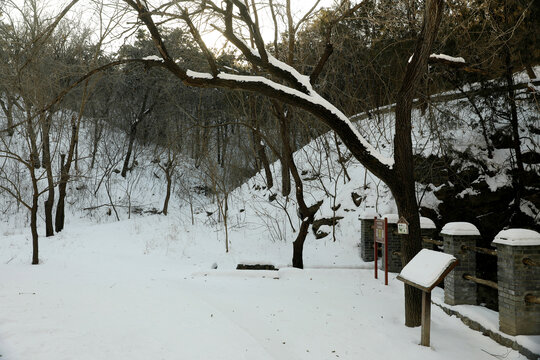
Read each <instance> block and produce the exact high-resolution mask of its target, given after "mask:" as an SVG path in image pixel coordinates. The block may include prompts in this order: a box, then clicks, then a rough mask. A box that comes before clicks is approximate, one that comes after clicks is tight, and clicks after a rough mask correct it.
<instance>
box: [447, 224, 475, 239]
mask: <svg viewBox="0 0 540 360" xmlns="http://www.w3.org/2000/svg"><path fill="white" fill-rule="evenodd" d="M441 235H460V236H466V235H470V236H480V231H478V228H477V227H476V226H474V225H473V224H471V223H468V222H449V223H448V224H446V225H444V226H443V228H442V230H441Z"/></svg>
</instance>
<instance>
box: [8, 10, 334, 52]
mask: <svg viewBox="0 0 540 360" xmlns="http://www.w3.org/2000/svg"><path fill="white" fill-rule="evenodd" d="M2 1H5V0H0V2H2ZM11 1H12V2H13V3H15V4H16V5H17V6H19V7H21V8H22V7H23V4H24V2H25V1H24V0H11ZM37 1H38V3H39V4H40V7H42V8H44V9H45V11H44V13H45V14H48V15H56V14H58V13H59V12H60V11H61V10H62V9H63V8H64V7H65V6H66V5H67V4H69V3H70V2H71V0H37ZM157 1H162V0H157ZM100 2H101V1H99V0H79V2H78V3H77V4H76V5H75V6H74V7H73V8H72V10H71V11H70V13H69V14H68V15H67V16H66V17H67V18H70V19H73V20H75V21H80V22H81V23H82V25H86V26H90V27H92V28H94V29H95V30H96V32H97V33H98V35H99V32H100V26H99V24H100V21H99V18H98V16H97V15H96V13H97V11H96V9H98V8H99V5H97V4H99V3H100ZM104 2H105V3H106V4H108V6H107V7H105V8H104V10H103V12H102V14H103V18H102V19H103V20H104V21H105V22H107V21H108V20H109V18H111V17H113V14H114V15H117V14H115V13H114V12H115V10H113V8H114V4H115V3H120V4H123V2H122V0H104ZM149 2H150V3H152V2H153V0H149ZM257 2H258V3H259V4H260V5H257V8H258V14H259V21H260V26H261V32H262V35H263V38H264V40H265V41H266V42H270V41H272V40H273V37H274V24H273V21H272V19H271V15H270V11H269V8H268V6H267V5H264V4H266V3H267V1H266V0H260V1H257ZM334 2H335V0H321V1H320V2H319V5H318V6H317V8H321V7H329V6H331V5H332V4H333V3H334ZM274 3H275V4H281V3H282V4H283V5H284V4H285V0H274ZM315 3H316V0H291V8H292V12H293V16H294V19H295V23H296V21H298V19H300V18H302V17H303V16H304V14H305V13H306V12H307V11H308V10H309V9H310V8H311V7H313V5H314V4H315ZM12 12H13V11H12ZM7 15H11V16H17V14H13V13H10V14H7ZM156 21H158V20H157V19H156ZM134 22H135V16H134V13H133V12H132V13H131V14H129V15H127V16H124V17H122V18H121V19H120V21H119V23H120V24H122V25H123V27H124V30H125V27H126V26H131V25H133V23H134ZM284 30H285V25H284V24H283V23H281V24H279V31H280V32H283V31H284ZM115 33H116V35H117V36H118V37H119V38H117V39H112V38H111V42H110V43H109V44H108V45H106V46H107V47H108V48H109V49H108V50H109V51H114V48H117V47H118V46H120V45H122V43H124V42H126V41H129V40H127V39H126V36H127V35H130V34H132V32H127V33H124V32H123V31H122V30H117V31H115ZM119 34H122V35H119ZM203 39H204V40H205V42H206V43H207V46H208V47H210V48H215V49H219V48H221V47H223V44H224V40H223V39H221V38H220V34H219V33H217V32H216V31H213V32H210V33H209V32H208V31H206V32H205V34H204V36H203Z"/></svg>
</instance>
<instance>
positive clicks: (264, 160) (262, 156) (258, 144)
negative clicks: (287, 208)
mask: <svg viewBox="0 0 540 360" xmlns="http://www.w3.org/2000/svg"><path fill="white" fill-rule="evenodd" d="M249 100H250V101H249V110H250V118H251V122H252V124H253V127H254V128H255V130H253V131H252V135H253V143H254V145H255V153H256V157H257V159H258V160H259V161H260V163H261V164H262V166H263V168H264V174H265V176H266V187H267V188H268V189H271V188H272V187H273V186H274V179H273V176H272V171H271V170H270V162H269V161H268V156H267V155H266V151H265V150H264V144H263V142H262V138H261V135H260V134H259V132H260V131H261V130H260V123H259V118H258V116H257V106H256V105H257V103H256V98H255V95H252V94H250V95H249Z"/></svg>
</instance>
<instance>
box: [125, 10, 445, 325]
mask: <svg viewBox="0 0 540 360" xmlns="http://www.w3.org/2000/svg"><path fill="white" fill-rule="evenodd" d="M124 1H125V3H126V4H128V5H129V6H130V7H131V8H132V9H133V10H134V11H135V12H136V13H137V16H138V18H139V20H140V21H141V22H142V24H144V26H146V28H147V29H148V31H149V32H150V34H151V36H152V39H153V41H154V45H155V47H156V49H157V50H158V51H159V54H160V56H161V60H149V62H152V63H154V65H158V66H162V67H164V68H166V69H167V70H168V71H170V72H171V74H173V75H174V76H176V77H177V78H178V79H179V80H181V81H182V82H183V83H184V84H186V85H188V86H196V87H220V88H227V89H239V90H247V91H253V92H256V93H259V94H261V95H264V96H267V97H269V98H271V99H275V100H278V101H280V102H282V103H285V104H288V105H291V106H294V107H298V108H300V109H303V110H305V111H307V112H309V113H311V114H312V115H314V116H315V117H316V118H318V119H320V120H321V121H322V122H324V123H325V124H326V125H328V126H329V127H330V128H331V129H332V130H334V131H335V132H336V133H337V134H338V136H339V137H340V138H341V140H342V141H343V143H344V144H345V145H346V146H347V148H348V149H349V150H350V152H351V153H352V154H353V156H354V157H355V158H356V159H357V160H358V161H359V162H360V163H362V164H363V165H364V166H365V167H366V168H367V169H368V170H369V171H371V172H372V173H373V174H375V175H376V176H377V177H379V178H380V179H381V180H382V181H384V182H385V183H386V184H387V185H388V187H389V188H390V190H391V191H392V194H393V196H394V198H395V201H396V205H397V208H398V213H399V215H400V216H403V217H404V218H405V219H407V220H408V222H409V224H410V227H409V234H408V235H407V236H404V238H403V241H402V242H401V259H402V263H403V264H406V263H407V262H409V261H410V260H411V259H412V258H413V257H414V255H416V253H417V252H418V251H419V250H420V248H421V234H420V218H419V213H418V204H417V200H416V194H415V188H414V184H415V182H414V175H413V156H412V155H413V154H412V141H411V108H412V101H413V98H414V96H415V93H416V88H417V86H418V83H419V81H420V79H421V76H422V75H423V74H424V72H425V70H426V67H427V61H428V58H429V55H430V51H431V48H432V45H433V43H434V40H435V37H436V34H437V30H438V27H439V24H440V21H441V17H442V12H443V7H444V1H443V0H426V1H425V7H424V18H423V25H422V30H421V32H420V34H419V35H418V39H417V41H416V45H415V48H414V53H413V56H412V57H411V59H410V61H409V62H408V64H407V67H406V71H405V74H404V78H403V82H402V86H401V88H400V91H399V94H398V100H397V106H396V124H395V128H396V131H395V137H394V158H393V159H391V158H387V157H384V156H382V155H381V154H380V153H379V152H378V151H377V150H376V149H375V148H374V147H373V146H372V145H371V144H370V143H369V142H368V141H367V140H366V139H364V138H363V137H362V136H361V135H360V133H359V132H358V130H357V129H356V128H355V127H354V126H353V124H352V123H351V122H350V121H349V118H348V117H347V116H346V115H345V114H344V113H343V112H341V111H340V110H339V109H337V108H336V107H335V106H334V105H332V104H331V103H330V102H328V101H327V100H326V99H324V98H323V97H322V96H321V95H319V94H318V93H317V91H316V90H315V89H314V88H313V86H312V80H313V77H310V76H306V75H303V74H301V73H299V72H298V71H297V70H296V69H295V68H293V67H292V66H290V65H288V64H286V63H284V62H282V61H279V60H277V59H276V58H275V57H274V56H272V55H271V54H270V53H269V51H268V49H267V47H266V45H265V43H264V41H263V38H262V36H261V32H260V29H259V27H258V26H257V25H256V22H255V21H253V19H252V15H251V13H250V11H249V10H248V8H247V7H246V6H245V4H244V2H242V1H240V0H224V1H222V2H220V3H214V2H213V1H204V2H197V3H191V2H172V3H167V4H166V5H163V6H158V5H156V6H152V5H151V4H150V2H149V1H142V0H124ZM157 16H160V17H162V19H160V20H159V22H161V23H163V22H168V21H176V20H181V21H183V22H185V24H186V25H187V27H188V28H189V29H190V32H191V34H192V35H193V37H194V39H195V41H196V42H197V43H198V45H199V47H200V48H201V50H202V52H203V53H204V54H205V56H206V60H207V62H208V68H209V69H210V72H196V71H193V70H190V69H186V68H183V67H182V66H180V65H179V64H178V63H177V62H175V59H174V58H173V57H172V56H171V55H170V54H169V52H168V50H167V49H168V46H167V44H165V42H164V41H163V37H162V35H161V31H160V29H159V27H158V26H157V25H156V22H155V20H154V17H157ZM201 16H206V17H208V20H209V21H211V22H212V24H213V26H214V28H215V29H216V30H218V31H220V32H221V33H222V34H223V35H224V36H225V38H226V39H227V40H228V41H229V42H230V43H231V44H233V45H234V46H235V47H236V48H237V49H238V50H239V51H240V52H241V53H242V54H243V56H244V58H245V60H246V61H248V62H249V63H250V64H251V65H252V66H254V67H256V68H257V69H258V71H259V75H237V74H232V73H230V72H228V71H227V70H226V69H222V68H220V67H219V66H218V63H217V62H216V59H215V56H214V54H213V53H212V52H211V51H210V50H209V49H208V47H207V46H206V44H205V43H204V41H203V39H202V37H201V33H200V30H199V29H198V28H197V27H196V26H195V21H194V20H195V19H196V18H197V19H199V20H200V17H201ZM239 28H242V29H243V30H244V31H247V32H248V33H249V37H250V38H253V39H254V44H255V48H252V47H250V46H249V45H248V44H247V43H246V42H245V41H244V40H243V36H242V34H241V33H240V32H239V30H238V29H239ZM325 60H326V59H324V58H321V62H322V64H323V65H324V62H325ZM317 68H318V67H317ZM420 295H421V294H420V292H419V291H418V290H415V289H413V288H412V287H410V286H408V285H405V325H407V326H418V325H420V321H421V319H420V313H421V296H420Z"/></svg>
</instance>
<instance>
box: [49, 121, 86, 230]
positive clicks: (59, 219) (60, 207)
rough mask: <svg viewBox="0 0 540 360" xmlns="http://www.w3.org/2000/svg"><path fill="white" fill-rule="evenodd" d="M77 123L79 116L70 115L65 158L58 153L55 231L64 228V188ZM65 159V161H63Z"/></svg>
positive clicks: (73, 149) (75, 137)
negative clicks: (59, 159)
mask: <svg viewBox="0 0 540 360" xmlns="http://www.w3.org/2000/svg"><path fill="white" fill-rule="evenodd" d="M79 124H80V118H78V119H76V118H75V116H72V117H71V139H70V141H69V149H68V155H67V159H65V157H66V156H65V155H64V154H62V155H60V158H61V161H60V181H59V182H58V203H57V204H56V215H55V220H54V222H55V223H54V227H55V230H56V232H60V231H62V230H63V229H64V223H65V199H66V193H67V192H66V189H67V184H68V182H69V177H70V176H69V171H70V169H71V164H72V162H73V156H74V154H75V145H76V144H77V143H78V142H79ZM64 160H65V161H64Z"/></svg>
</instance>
